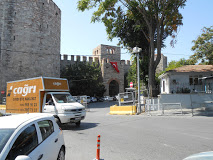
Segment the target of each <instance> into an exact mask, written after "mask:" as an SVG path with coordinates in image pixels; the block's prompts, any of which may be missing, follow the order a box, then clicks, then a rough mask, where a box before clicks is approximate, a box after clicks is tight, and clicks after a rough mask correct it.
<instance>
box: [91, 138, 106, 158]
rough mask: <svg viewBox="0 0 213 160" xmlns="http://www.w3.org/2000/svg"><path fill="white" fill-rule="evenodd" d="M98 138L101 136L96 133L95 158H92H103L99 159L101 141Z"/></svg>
mask: <svg viewBox="0 0 213 160" xmlns="http://www.w3.org/2000/svg"><path fill="white" fill-rule="evenodd" d="M100 138H101V136H100V135H98V137H97V152H96V158H95V159H93V160H104V159H100V142H101V140H100Z"/></svg>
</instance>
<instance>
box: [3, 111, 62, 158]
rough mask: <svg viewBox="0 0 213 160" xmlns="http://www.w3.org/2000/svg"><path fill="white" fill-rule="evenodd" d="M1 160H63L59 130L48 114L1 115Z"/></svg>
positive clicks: (60, 132)
mask: <svg viewBox="0 0 213 160" xmlns="http://www.w3.org/2000/svg"><path fill="white" fill-rule="evenodd" d="M0 159H1V160H14V159H15V160H41V159H45V160H58V159H60V160H64V159H65V145H64V139H63V133H62V130H61V129H60V128H59V126H58V125H57V123H56V122H55V119H54V117H53V116H52V115H51V114H45V113H29V114H19V115H11V116H3V117H0Z"/></svg>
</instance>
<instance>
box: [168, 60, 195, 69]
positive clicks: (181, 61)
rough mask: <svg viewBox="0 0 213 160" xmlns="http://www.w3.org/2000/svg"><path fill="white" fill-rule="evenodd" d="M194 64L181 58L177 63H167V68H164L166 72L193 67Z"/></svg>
mask: <svg viewBox="0 0 213 160" xmlns="http://www.w3.org/2000/svg"><path fill="white" fill-rule="evenodd" d="M194 64H195V63H194V62H193V61H191V60H190V59H189V60H186V59H184V58H181V59H180V60H179V61H171V62H169V65H168V67H167V68H166V71H169V70H173V69H175V68H178V67H181V66H185V65H194Z"/></svg>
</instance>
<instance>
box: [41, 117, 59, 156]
mask: <svg viewBox="0 0 213 160" xmlns="http://www.w3.org/2000/svg"><path fill="white" fill-rule="evenodd" d="M37 125H38V128H39V130H40V135H41V143H40V149H41V150H45V157H46V158H44V159H49V160H56V159H57V156H58V153H59V150H60V147H61V144H60V143H59V137H58V135H57V133H56V132H55V128H54V125H53V121H52V120H41V121H38V122H37Z"/></svg>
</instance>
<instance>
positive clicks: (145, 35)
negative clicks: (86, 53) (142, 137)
mask: <svg viewBox="0 0 213 160" xmlns="http://www.w3.org/2000/svg"><path fill="white" fill-rule="evenodd" d="M185 2H186V0H132V1H129V0H79V2H78V9H79V10H81V11H84V10H86V9H91V8H96V9H97V10H96V11H95V12H94V13H93V16H92V22H97V21H101V22H103V23H104V24H105V26H106V31H107V34H108V35H109V38H110V39H112V38H114V37H119V38H120V41H123V42H121V43H122V44H124V45H125V44H130V43H124V42H125V41H124V38H125V35H126V37H127V38H130V39H131V38H133V39H134V37H132V35H131V34H130V32H125V30H126V29H127V28H126V26H127V25H126V24H129V23H130V21H127V19H128V20H132V22H131V23H132V25H130V26H134V27H133V29H134V30H135V31H137V33H140V35H141V38H142V39H143V40H144V42H145V43H148V48H147V47H146V48H143V45H142V44H141V43H140V44H139V45H140V46H138V47H140V48H142V49H143V51H144V50H145V51H144V52H145V53H148V59H149V63H148V65H149V66H148V68H149V82H148V85H149V93H150V95H151V96H152V95H153V92H152V90H153V88H155V71H156V67H157V65H158V64H159V62H160V59H161V47H162V44H163V40H164V39H165V37H167V36H168V35H171V36H173V37H175V32H176V31H177V27H178V26H179V25H182V15H181V14H180V13H179V8H180V7H184V6H185ZM122 29H124V31H123V32H121V33H122V34H123V35H124V37H122V36H120V35H119V34H117V32H119V31H121V30H122ZM119 33H120V32H119ZM125 33H126V34H125ZM138 36H139V35H138ZM133 45H135V46H136V45H137V43H132V46H133ZM156 48H157V56H156V58H155V50H156Z"/></svg>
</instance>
